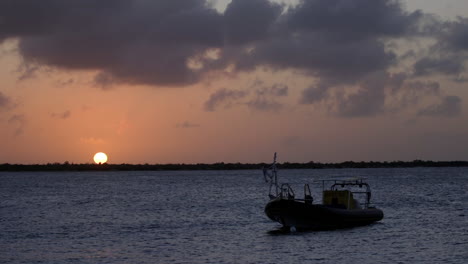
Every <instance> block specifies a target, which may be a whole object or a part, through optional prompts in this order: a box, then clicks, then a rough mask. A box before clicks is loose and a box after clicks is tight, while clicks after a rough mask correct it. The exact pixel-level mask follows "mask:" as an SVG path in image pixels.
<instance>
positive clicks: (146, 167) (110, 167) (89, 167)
mask: <svg viewBox="0 0 468 264" xmlns="http://www.w3.org/2000/svg"><path fill="white" fill-rule="evenodd" d="M268 165H269V164H267V163H224V162H219V163H212V164H202V163H198V164H107V163H106V164H100V165H99V164H90V163H85V164H74V163H68V162H64V163H48V164H9V163H4V164H0V171H174V170H253V169H261V168H262V167H264V166H268ZM277 167H278V168H279V169H346V168H415V167H432V168H434V167H468V161H423V160H414V161H390V162H387V161H384V162H380V161H377V162H374V161H369V162H354V161H346V162H341V163H318V162H307V163H290V162H285V163H277Z"/></svg>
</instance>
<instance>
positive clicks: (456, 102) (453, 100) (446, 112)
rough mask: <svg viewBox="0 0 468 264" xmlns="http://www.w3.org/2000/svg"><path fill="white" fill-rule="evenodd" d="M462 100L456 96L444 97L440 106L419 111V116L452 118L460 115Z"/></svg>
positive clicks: (432, 106)
mask: <svg viewBox="0 0 468 264" xmlns="http://www.w3.org/2000/svg"><path fill="white" fill-rule="evenodd" d="M461 102H462V100H461V98H460V97H458V96H446V97H444V98H443V100H442V102H441V103H440V104H435V105H431V106H429V107H427V108H425V109H422V110H421V111H419V113H418V115H420V116H438V117H454V116H459V115H460V114H461V108H462V104H461Z"/></svg>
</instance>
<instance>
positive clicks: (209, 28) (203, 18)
mask: <svg viewBox="0 0 468 264" xmlns="http://www.w3.org/2000/svg"><path fill="white" fill-rule="evenodd" d="M0 18H1V21H2V22H1V25H2V28H6V29H7V30H5V31H3V30H2V31H1V32H2V33H1V35H0V40H1V39H6V38H11V37H18V38H19V40H20V42H19V52H20V54H21V55H22V56H23V57H24V59H25V60H26V61H28V62H34V63H37V64H45V65H49V66H55V67H59V68H65V69H90V70H100V71H102V72H103V73H104V74H106V75H107V76H112V77H113V78H114V79H116V80H118V81H120V82H127V83H139V84H152V85H184V84H190V83H193V82H195V81H197V80H198V78H199V75H200V74H201V73H198V72H196V71H194V70H192V69H190V68H189V67H188V66H187V63H186V62H187V60H188V59H189V58H191V57H193V56H196V55H198V54H200V53H203V52H204V51H206V50H207V49H209V48H213V47H220V46H221V45H222V44H223V19H222V15H220V14H218V13H217V12H216V11H215V10H214V9H212V8H210V7H208V6H207V5H206V3H205V1H202V0H170V1H149V0H136V1H128V0H117V1H107V0H104V1H94V0H80V1H67V2H63V1H58V0H44V1H40V3H39V2H37V1H31V0H14V1H9V0H6V1H2V2H0Z"/></svg>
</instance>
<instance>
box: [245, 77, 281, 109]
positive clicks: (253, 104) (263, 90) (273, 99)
mask: <svg viewBox="0 0 468 264" xmlns="http://www.w3.org/2000/svg"><path fill="white" fill-rule="evenodd" d="M255 85H260V87H257V88H256V89H255V96H254V97H253V98H252V99H251V100H249V101H248V102H247V103H246V105H247V107H248V108H250V109H252V110H258V111H273V112H277V111H279V110H280V109H281V108H282V107H283V105H282V104H281V103H280V102H278V101H277V98H278V97H285V96H287V95H288V89H289V88H288V86H287V85H284V84H279V83H275V84H273V85H272V86H271V87H267V86H264V85H263V84H262V83H258V82H256V83H254V85H253V86H255Z"/></svg>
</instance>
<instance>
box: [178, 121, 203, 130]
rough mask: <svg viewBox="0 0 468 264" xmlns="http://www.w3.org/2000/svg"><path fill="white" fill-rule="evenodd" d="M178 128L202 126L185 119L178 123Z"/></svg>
mask: <svg viewBox="0 0 468 264" xmlns="http://www.w3.org/2000/svg"><path fill="white" fill-rule="evenodd" d="M176 127H177V128H195V127H200V124H196V123H191V122H189V121H184V122H182V123H178V124H176Z"/></svg>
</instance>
